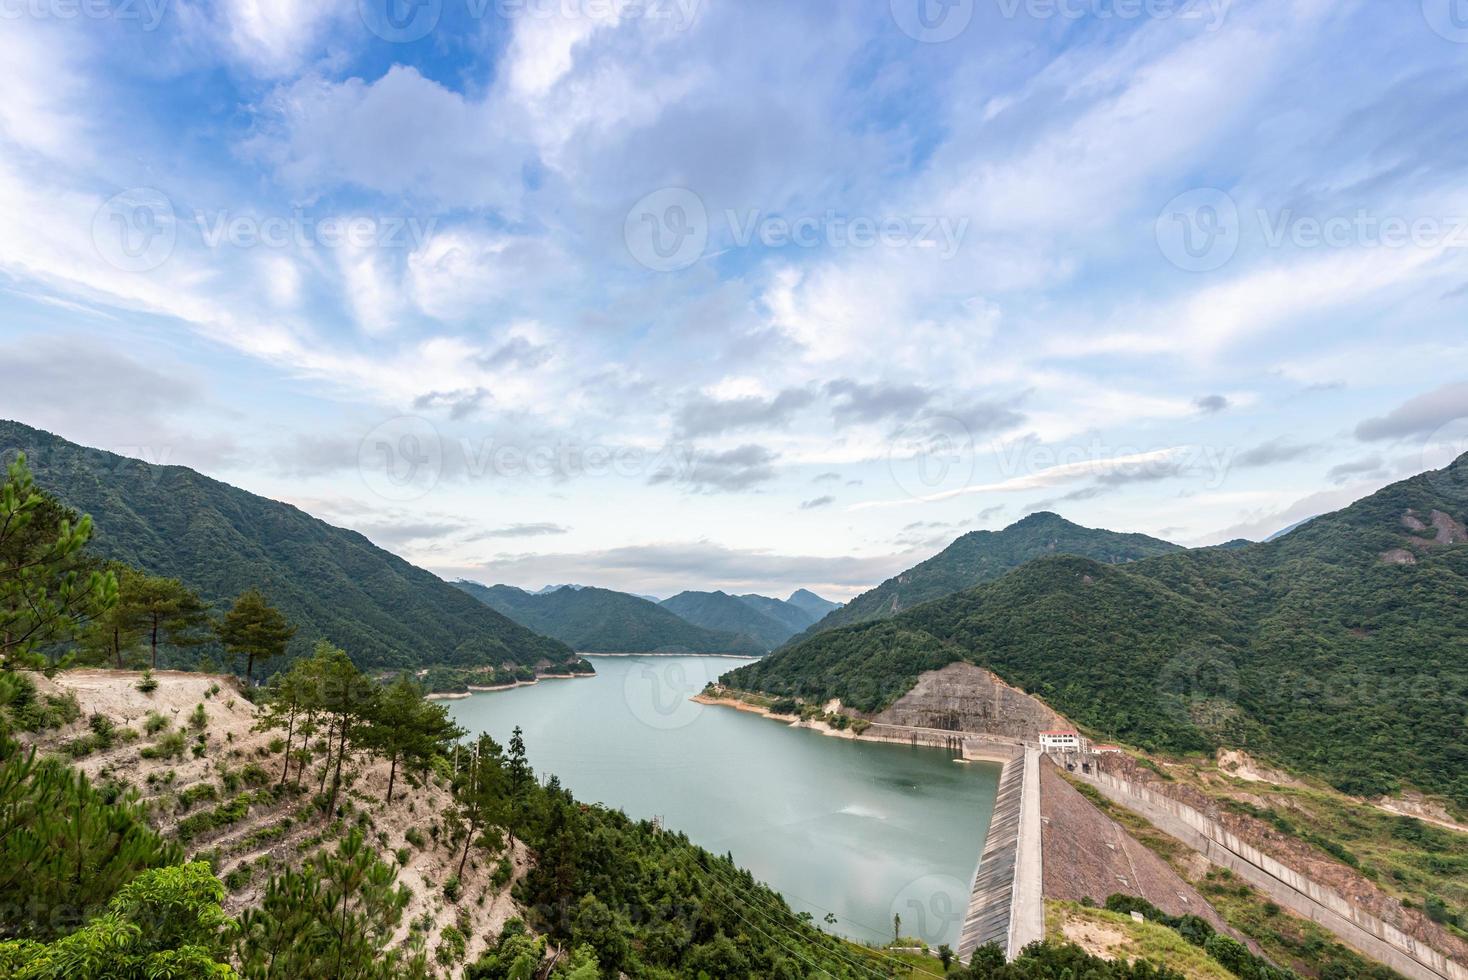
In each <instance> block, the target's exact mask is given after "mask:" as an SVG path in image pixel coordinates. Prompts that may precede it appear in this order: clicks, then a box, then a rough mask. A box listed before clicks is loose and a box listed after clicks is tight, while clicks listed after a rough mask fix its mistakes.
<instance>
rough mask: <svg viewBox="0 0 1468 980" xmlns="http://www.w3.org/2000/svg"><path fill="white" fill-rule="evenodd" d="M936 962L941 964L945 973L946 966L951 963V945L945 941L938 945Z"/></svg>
mask: <svg viewBox="0 0 1468 980" xmlns="http://www.w3.org/2000/svg"><path fill="white" fill-rule="evenodd" d="M938 962H939V963H942V964H943V972H944V973H947V972H948V968H949V967H950V966H952V965H953V947H951V946H949V945H948V944H947V943H944V944H943V945H941V946H939V947H938Z"/></svg>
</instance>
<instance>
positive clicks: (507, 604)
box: [454, 582, 766, 656]
mask: <svg viewBox="0 0 1468 980" xmlns="http://www.w3.org/2000/svg"><path fill="white" fill-rule="evenodd" d="M454 584H455V585H456V586H457V587H458V588H460V589H462V590H464V591H465V592H466V593H468V594H469V595H471V596H473V597H474V598H476V599H478V600H479V601H480V602H483V603H484V604H486V605H488V606H490V607H491V608H493V609H495V610H498V611H499V612H501V613H503V614H504V615H506V616H508V617H510V618H511V619H513V620H514V621H515V622H517V623H520V624H521V625H523V626H527V627H529V628H530V629H533V630H535V631H536V632H538V633H545V634H546V635H547V636H553V637H555V638H556V639H558V640H560V641H561V642H563V643H568V644H570V645H571V647H573V648H574V649H576V650H584V651H586V652H588V653H671V652H682V653H729V654H739V655H743V656H755V655H758V654H761V653H764V652H765V650H766V648H765V647H763V646H761V645H760V644H759V643H756V642H755V641H754V640H752V639H750V638H749V637H748V636H744V635H742V634H738V633H731V632H721V631H717V630H710V629H704V628H703V627H701V626H695V625H694V624H693V623H689V622H687V621H685V620H683V619H681V618H679V617H678V616H676V615H674V614H673V613H671V612H669V611H668V610H666V609H663V608H662V607H661V606H659V605H658V604H657V603H654V602H648V601H647V600H646V599H641V598H638V597H637V596H634V595H628V594H627V593H625V592H613V591H611V590H610V589H596V588H591V587H590V586H581V587H578V588H574V589H572V588H564V589H556V590H555V591H553V592H538V593H531V592H526V591H524V590H523V589H517V588H515V587H514V586H510V585H495V586H486V585H481V584H480V583H478V582H455V583H454Z"/></svg>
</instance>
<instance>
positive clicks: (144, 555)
mask: <svg viewBox="0 0 1468 980" xmlns="http://www.w3.org/2000/svg"><path fill="white" fill-rule="evenodd" d="M0 450H3V451H4V452H5V453H6V454H7V458H9V457H10V456H11V455H13V454H14V453H15V452H17V451H19V452H23V453H25V454H26V459H27V462H28V463H29V464H30V467H31V469H32V471H33V472H34V473H35V475H36V482H37V484H39V485H40V486H41V487H42V488H43V489H45V490H47V491H49V492H51V493H53V494H55V495H56V496H57V497H58V498H59V499H60V500H61V501H62V502H64V503H65V504H67V505H68V506H70V507H73V508H75V509H76V510H78V511H80V512H82V513H85V514H90V515H91V516H92V519H93V521H94V522H95V523H96V534H95V536H94V538H93V546H92V547H93V549H94V551H95V552H96V553H98V554H100V555H102V556H103V557H106V558H113V559H116V560H118V561H122V562H126V563H127V564H129V565H132V566H134V567H137V568H140V569H143V570H144V571H147V572H150V573H152V574H155V575H163V576H167V577H170V578H178V579H181V580H182V581H183V582H184V584H186V585H188V586H190V587H191V588H193V589H195V590H196V591H198V593H199V594H200V595H201V596H203V597H204V598H205V599H206V600H208V601H209V602H211V603H214V604H216V605H221V604H224V603H227V602H229V601H231V600H232V599H233V598H234V597H235V596H237V595H239V594H240V593H241V592H243V591H245V590H246V589H249V588H259V589H260V590H261V591H262V592H264V593H265V595H266V597H267V598H268V599H269V600H270V601H271V602H272V603H274V604H275V605H276V606H278V607H279V608H280V609H281V611H282V612H284V613H285V614H286V616H287V617H289V618H290V620H291V621H292V622H293V623H294V624H295V625H296V627H297V633H296V636H295V639H294V640H292V642H291V650H292V652H294V653H302V652H305V651H307V650H309V649H310V648H311V646H312V645H313V644H314V643H315V642H316V641H317V640H318V639H322V638H325V639H329V640H331V641H332V642H333V643H336V644H338V645H339V646H341V647H342V648H343V649H345V650H346V651H347V652H348V653H350V654H351V656H352V659H353V660H355V661H356V662H357V664H358V665H359V666H361V667H364V668H368V667H417V666H426V665H433V664H445V665H451V666H466V667H470V666H485V665H499V664H509V663H513V664H518V665H521V666H525V667H534V666H537V665H543V666H554V667H562V666H565V665H568V664H572V663H576V662H577V659H578V658H577V657H576V656H575V654H574V653H573V652H572V650H571V649H570V648H569V647H567V646H566V645H565V644H564V643H561V642H560V641H558V640H553V639H550V638H549V637H545V636H540V635H537V634H536V633H534V632H532V631H530V630H528V629H526V628H525V627H523V626H521V625H520V624H518V623H516V622H513V621H511V620H509V619H507V618H505V617H504V616H502V615H500V614H499V613H497V612H495V611H494V610H493V609H490V608H488V607H486V606H484V605H483V604H481V603H478V602H475V601H473V600H472V599H471V598H470V597H468V596H466V595H464V594H463V592H461V591H460V590H458V589H455V588H454V587H452V586H451V585H449V584H448V583H447V582H445V581H443V580H442V579H440V578H438V577H437V576H435V575H433V574H431V573H429V572H426V571H424V570H423V569H421V568H417V567H415V566H413V565H410V564H408V563H407V562H405V561H403V560H402V559H401V558H399V557H397V556H396V555H393V554H391V553H389V552H387V551H384V550H382V549H381V548H378V547H376V546H375V545H373V544H372V543H371V542H370V541H368V540H367V539H366V538H365V537H363V536H362V535H360V534H358V533H357V532H355V531H349V530H346V529H344V528H339V527H333V526H332V525H330V524H327V523H326V522H324V521H320V520H317V519H316V518H314V517H312V516H310V515H309V514H306V513H305V512H303V511H301V510H298V509H297V508H295V507H292V506H291V505H289V504H283V503H280V502H278V501H275V500H269V499H267V498H265V497H259V496H256V495H255V494H252V493H247V492H246V491H244V490H240V489H238V488H236V487H232V486H230V485H228V484H226V483H221V482H219V481H218V480H211V479H209V478H208V477H206V476H203V475H201V474H199V473H196V472H195V471H193V470H191V469H187V468H185V467H182V466H154V465H152V464H149V463H145V462H142V461H140V460H135V459H128V458H126V457H123V456H118V455H115V454H113V453H109V452H103V451H102V450H98V449H88V448H86V447H83V446H79V445H76V444H75V443H71V442H67V441H66V440H65V439H62V438H60V437H59V436H55V435H52V434H51V433H48V432H42V431H40V430H39V429H33V428H31V427H30V426H26V425H22V424H20V423H18V422H9V421H3V420H0Z"/></svg>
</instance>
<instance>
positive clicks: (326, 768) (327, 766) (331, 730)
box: [316, 718, 336, 793]
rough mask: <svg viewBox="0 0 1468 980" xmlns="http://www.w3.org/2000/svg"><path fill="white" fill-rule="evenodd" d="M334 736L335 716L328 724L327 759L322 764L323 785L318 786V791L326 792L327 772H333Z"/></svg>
mask: <svg viewBox="0 0 1468 980" xmlns="http://www.w3.org/2000/svg"><path fill="white" fill-rule="evenodd" d="M334 738H336V719H335V718H333V719H331V722H330V724H328V725H327V726H326V761H325V762H324V763H323V764H322V766H321V785H320V786H318V787H317V788H316V792H318V793H325V792H326V774H327V773H329V772H331V742H332V739H334Z"/></svg>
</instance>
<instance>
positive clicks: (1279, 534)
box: [1264, 517, 1315, 541]
mask: <svg viewBox="0 0 1468 980" xmlns="http://www.w3.org/2000/svg"><path fill="white" fill-rule="evenodd" d="M1313 520H1315V518H1313V517H1307V518H1305V519H1304V520H1303V521H1296V522H1295V523H1293V524H1291V525H1290V526H1289V527H1282V528H1280V529H1279V530H1278V531H1275V532H1274V533H1273V534H1271V535H1270V536H1269V537H1267V538H1265V539H1264V540H1265V541H1278V540H1279V539H1280V538H1282V537H1284V536H1285V535H1286V534H1289V533H1290V532H1291V531H1294V530H1296V529H1297V528H1301V527H1304V526H1305V525H1306V524H1309V523H1310V522H1311V521H1313Z"/></svg>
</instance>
